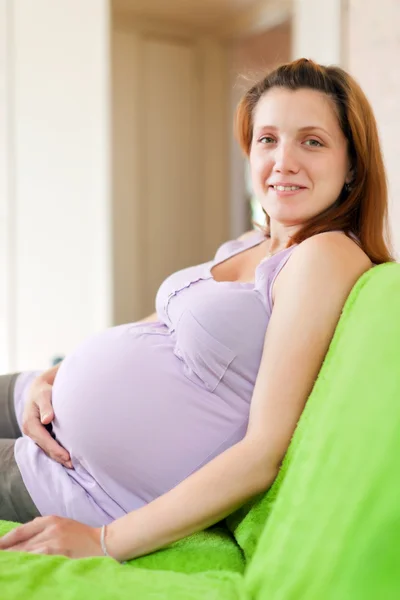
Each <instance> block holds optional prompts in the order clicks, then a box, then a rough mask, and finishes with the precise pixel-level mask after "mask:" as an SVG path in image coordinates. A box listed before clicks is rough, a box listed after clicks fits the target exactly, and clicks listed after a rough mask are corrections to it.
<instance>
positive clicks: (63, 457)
mask: <svg viewBox="0 0 400 600" xmlns="http://www.w3.org/2000/svg"><path fill="white" fill-rule="evenodd" d="M22 431H23V432H24V434H25V435H27V436H29V437H30V438H31V439H32V440H33V441H34V442H35V443H36V444H37V445H38V446H39V447H40V448H42V450H44V452H46V454H47V455H48V456H50V458H52V459H53V460H55V461H56V462H58V463H61V464H62V465H64V466H65V467H67V468H68V469H72V468H73V467H72V463H71V457H70V455H69V453H68V452H67V450H65V448H63V447H62V446H60V444H58V443H57V442H56V441H55V440H54V439H53V438H52V436H51V435H50V433H49V432H48V431H47V430H46V428H45V427H43V425H42V424H41V423H40V421H39V419H38V415H37V414H34V413H31V412H29V413H28V414H27V415H26V418H25V421H24V423H23V427H22Z"/></svg>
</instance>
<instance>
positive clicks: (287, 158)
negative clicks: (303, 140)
mask: <svg viewBox="0 0 400 600" xmlns="http://www.w3.org/2000/svg"><path fill="white" fill-rule="evenodd" d="M274 158H275V164H274V167H273V170H274V171H275V172H276V173H298V172H299V169H300V166H299V163H298V160H297V158H296V151H295V148H293V146H292V144H290V143H285V142H281V143H280V144H278V146H277V147H276V149H275V156H274Z"/></svg>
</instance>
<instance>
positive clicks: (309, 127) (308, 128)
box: [257, 125, 332, 139]
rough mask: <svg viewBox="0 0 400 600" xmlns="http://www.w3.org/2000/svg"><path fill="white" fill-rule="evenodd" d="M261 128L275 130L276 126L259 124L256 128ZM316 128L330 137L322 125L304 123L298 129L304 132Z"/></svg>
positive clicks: (260, 129) (259, 129)
mask: <svg viewBox="0 0 400 600" xmlns="http://www.w3.org/2000/svg"><path fill="white" fill-rule="evenodd" d="M263 129H271V130H273V131H276V130H277V129H278V128H277V127H274V125H261V126H260V127H258V128H257V130H258V131H262V130H263ZM316 129H319V130H320V131H323V132H324V133H325V134H326V135H327V136H328V137H330V138H331V139H332V136H331V134H330V133H329V132H328V131H326V129H324V128H323V127H320V126H319V125H306V126H305V127H300V129H299V131H300V132H301V133H304V132H306V131H315V130H316Z"/></svg>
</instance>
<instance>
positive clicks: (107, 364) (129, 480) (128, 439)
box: [53, 324, 245, 501]
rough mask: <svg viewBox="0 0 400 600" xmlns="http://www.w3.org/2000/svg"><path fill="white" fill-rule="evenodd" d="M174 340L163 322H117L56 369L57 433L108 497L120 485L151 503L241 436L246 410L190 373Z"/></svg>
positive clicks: (77, 464) (76, 462)
mask: <svg viewBox="0 0 400 600" xmlns="http://www.w3.org/2000/svg"><path fill="white" fill-rule="evenodd" d="M174 346H175V340H174V336H173V334H170V333H169V332H168V330H167V329H166V328H165V327H164V326H161V325H160V324H157V325H151V326H148V325H147V326H144V327H142V326H140V327H138V326H137V325H136V326H135V325H134V326H132V325H123V326H119V327H114V328H112V329H109V330H107V331H105V332H103V333H101V334H99V335H96V336H93V337H91V338H90V339H88V340H87V341H86V342H84V343H83V344H82V345H81V346H80V347H79V348H78V349H77V350H76V351H75V352H74V353H72V354H71V355H70V356H68V357H67V358H66V359H65V361H64V362H63V363H62V365H61V366H60V369H59V371H58V373H57V377H56V380H55V382H54V387H53V406H54V412H55V420H54V433H55V436H56V439H57V440H58V441H59V442H60V443H61V444H62V445H63V446H64V447H65V448H66V449H67V450H68V451H69V452H70V454H71V458H72V462H73V464H74V466H75V468H76V469H77V471H80V472H83V473H84V475H86V476H87V477H88V478H89V479H90V478H93V479H94V480H96V482H97V483H99V484H100V485H101V486H102V487H103V488H104V489H105V490H106V491H107V492H109V493H110V495H111V496H114V495H115V486H117V487H120V488H124V489H125V490H127V491H130V492H131V493H134V494H140V495H141V497H142V498H143V499H144V500H145V501H150V500H151V499H152V498H154V497H157V496H158V495H160V494H162V493H165V492H166V491H167V490H168V489H170V488H171V487H174V485H176V484H177V483H179V481H181V480H182V479H184V478H185V477H187V476H188V475H189V474H190V473H191V472H192V471H194V470H196V468H198V467H199V466H201V465H202V464H204V463H205V462H207V460H209V459H211V458H212V457H213V456H214V455H216V454H218V453H219V452H220V451H222V450H223V449H224V448H223V445H224V443H226V442H227V441H229V440H231V438H232V435H233V436H235V435H236V436H237V437H238V439H240V438H241V437H243V435H244V426H245V424H244V422H243V416H242V415H240V414H239V413H235V412H234V411H232V410H230V409H229V408H228V407H227V405H226V403H224V402H222V400H220V399H219V398H218V396H216V395H215V394H212V393H210V392H209V391H207V390H206V389H203V388H202V387H201V386H199V385H196V384H194V383H193V382H192V381H190V380H189V379H188V378H187V377H185V374H184V370H183V366H182V363H181V361H180V360H179V358H177V357H176V356H175V355H174V352H173V349H174ZM235 441H238V440H235V439H234V440H233V441H232V442H229V444H228V445H232V443H234V442H235ZM117 495H118V493H117Z"/></svg>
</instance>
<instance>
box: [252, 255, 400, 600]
mask: <svg viewBox="0 0 400 600" xmlns="http://www.w3.org/2000/svg"><path fill="white" fill-rule="evenodd" d="M399 465H400V265H398V264H386V265H382V266H379V267H375V268H374V269H372V270H371V271H369V272H368V273H367V274H365V275H364V276H363V277H362V278H361V279H360V280H359V282H358V283H357V285H356V286H355V288H354V290H353V291H352V293H351V295H350V298H349V300H348V302H347V303H346V306H345V309H344V312H343V315H342V318H341V320H340V322H339V324H338V327H337V329H336V332H335V336H334V339H333V341H332V344H331V347H330V349H329V352H328V354H327V356H326V359H325V362H324V364H323V367H322V369H321V372H320V374H319V377H318V380H317V382H316V385H315V386H314V390H313V392H312V394H311V396H310V398H309V400H308V402H307V406H306V409H305V410H304V412H303V415H302V418H301V420H300V422H299V426H298V428H297V429H296V432H295V436H294V440H293V443H292V445H291V447H290V452H289V454H288V456H287V460H286V461H285V466H284V471H285V475H284V477H283V480H282V482H281V488H280V490H279V494H278V496H277V498H276V501H275V503H274V510H273V511H272V512H271V513H270V515H269V518H268V521H267V525H266V527H265V528H264V529H263V531H262V535H261V538H260V541H259V545H258V546H257V549H256V552H255V554H254V558H253V561H252V563H251V565H250V567H249V569H248V571H247V573H246V583H247V586H248V590H249V593H250V594H251V595H252V596H254V597H256V598H257V599H258V600H271V599H273V600H298V599H299V598H306V599H307V600H321V599H323V600H334V599H335V600H347V599H349V600H350V599H351V600H377V599H378V598H384V599H385V600H391V599H392V598H393V599H395V598H396V600H397V599H398V598H399V596H400V468H399ZM264 502H265V504H264V505H263V508H264V509H265V514H266V513H268V511H269V505H268V502H267V501H266V499H265V500H264ZM260 506H261V504H259V505H258V506H257V508H256V509H257V510H258V513H257V515H256V514H255V513H253V521H255V522H256V521H257V519H259V520H261V521H262V520H263V518H264V517H265V514H264V515H263V514H262V511H260ZM253 510H254V509H253ZM250 516H251V511H250V513H249V514H248V515H247V516H246V519H247V521H248V523H250ZM242 526H243V524H242ZM256 529H257V532H258V531H259V530H260V525H259V523H258V525H257V528H256Z"/></svg>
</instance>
